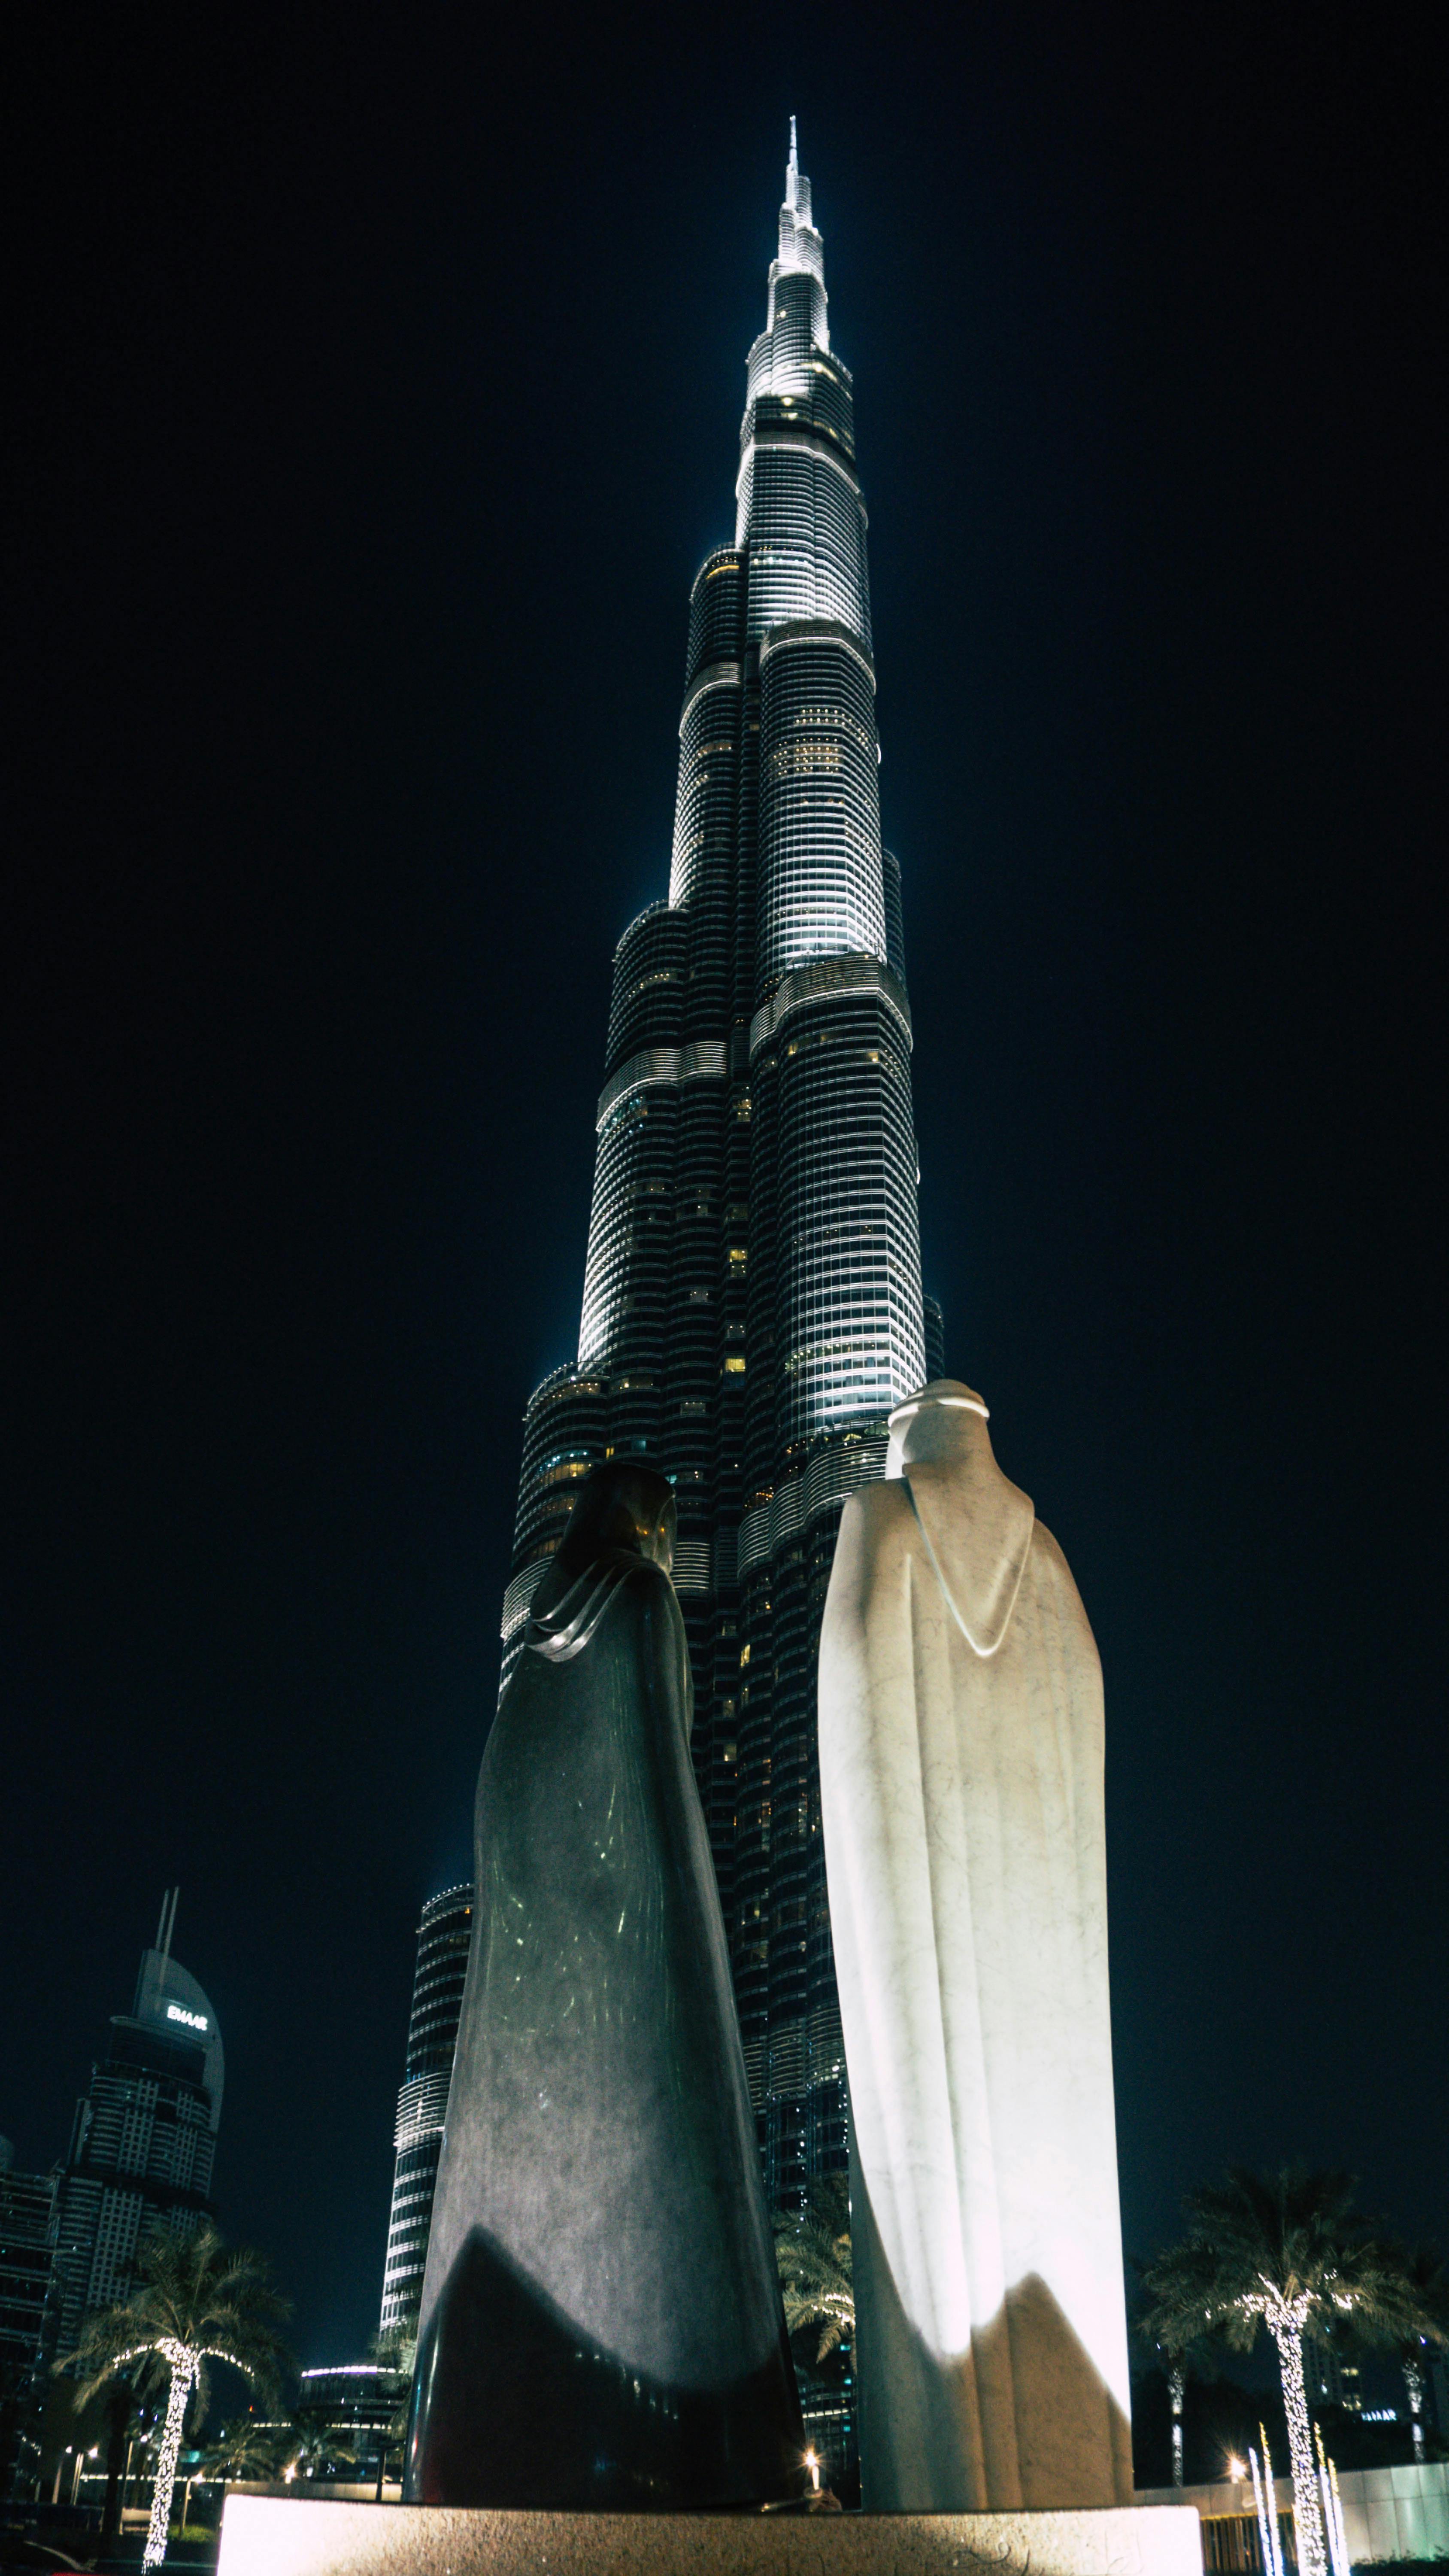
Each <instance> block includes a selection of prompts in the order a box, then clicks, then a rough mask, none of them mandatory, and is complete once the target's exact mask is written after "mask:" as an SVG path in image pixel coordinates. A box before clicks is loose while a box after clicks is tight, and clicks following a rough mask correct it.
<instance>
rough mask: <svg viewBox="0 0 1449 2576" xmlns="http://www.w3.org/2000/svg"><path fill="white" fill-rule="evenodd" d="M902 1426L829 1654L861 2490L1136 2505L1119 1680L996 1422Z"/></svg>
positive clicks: (992, 2501)
mask: <svg viewBox="0 0 1449 2576" xmlns="http://www.w3.org/2000/svg"><path fill="white" fill-rule="evenodd" d="M901 1410H902V1414H903V1415H905V1416H906V1417H907V1422H906V1437H905V1441H904V1472H903V1473H898V1474H896V1475H895V1476H894V1477H892V1476H891V1475H890V1471H889V1469H888V1481H886V1482H885V1483H883V1484H880V1485H876V1486H872V1487H870V1488H868V1489H867V1490H866V1491H864V1492H863V1493H860V1494H857V1495H855V1496H853V1497H852V1499H851V1500H850V1501H849V1502H848V1503H847V1505H846V1508H845V1513H844V1516H843V1519H842V1522H841V1529H840V1537H839V1543H838V1546H837V1550H836V1556H835V1562H834V1568H833V1571H832V1574H831V1580H830V1589H829V1595H828V1598H827V1602H826V1608H825V1616H824V1624H823V1630H822V1635H821V1641H820V1782H821V1805H822V1818H823V1826H824V1834H825V1852H826V1866H827V1872H828V1882H829V1891H830V1915H831V1924H832V1930H833V1936H834V1942H835V1957H836V1969H837V1975H838V1980H839V1988H840V2006H841V2017H842V2021H843V2025H844V2033H845V2054H846V2067H847V2073H848V2078H849V2084H850V2101H851V2115H852V2156H853V2161H852V2174H851V2218H852V2235H853V2244H854V2257H855V2280H856V2293H857V2330H858V2339H857V2350H856V2368H857V2387H858V2391H859V2399H860V2425H861V2468H862V2492H863V2496H864V2500H865V2502H866V2505H867V2507H869V2508H872V2509H875V2510H879V2511H884V2510H898V2511H905V2510H935V2511H987V2510H1001V2509H1009V2508H1011V2507H1015V2506H1067V2507H1071V2506H1078V2507H1087V2506H1108V2505H1113V2504H1122V2503H1130V2502H1131V2499H1132V2469H1131V2447H1130V2430H1129V2423H1128V2410H1129V2393H1128V2378H1127V2344H1126V2319H1125V2311H1124V2297H1123V2279H1122V2248H1121V2230H1120V2219H1119V2214H1118V2199H1117V2161H1116V2129H1115V2112H1114V2105H1113V2094H1112V2044H1111V2028H1110V2019H1109V2006H1108V1987H1107V1904H1106V1857H1105V1840H1104V1813H1103V1777H1102V1773H1103V1706H1102V1677H1101V1665H1100V1662H1099V1660H1098V1656H1097V1649H1096V1645H1095V1642H1094V1640H1093V1637H1092V1632H1091V1629H1090V1627H1089V1626H1088V1624H1087V1618H1086V1613H1085V1611H1084V1610H1083V1608H1082V1604H1081V1600H1080V1598H1079V1596H1078V1593H1077V1589H1076V1586H1075V1584H1074V1583H1073V1581H1072V1577H1071V1574H1070V1572H1069V1570H1068V1567H1067V1564H1066V1560H1065V1558H1064V1557H1063V1555H1062V1552H1061V1549H1060V1548H1059V1547H1058V1546H1057V1543H1056V1541H1055V1539H1053V1538H1052V1536H1051V1534H1050V1532H1049V1531H1047V1530H1045V1529H1043V1528H1042V1526H1041V1524H1040V1522H1038V1521H1037V1520H1036V1518H1035V1515H1034V1512H1033V1509H1032V1505H1031V1503H1030V1501H1029V1500H1028V1498H1027V1497H1026V1495H1025V1494H1022V1493H1020V1492H1018V1490H1017V1488H1016V1487H1015V1486H1014V1485H1012V1484H1010V1483H1009V1482H1008V1480H1007V1478H1006V1477H1005V1476H1003V1475H1002V1473H1001V1471H1000V1469H999V1468H998V1467H997V1465H996V1462H995V1460H994V1458H993V1456H992V1454H991V1444H990V1440H989V1437H988V1435H987V1431H986V1422H985V1408H984V1406H982V1405H981V1403H980V1399H979V1398H976V1397H972V1396H971V1395H970V1391H969V1390H968V1389H965V1388H958V1387H955V1385H954V1382H953V1381H943V1382H941V1385H940V1386H939V1387H938V1388H931V1389H927V1390H926V1393H925V1395H924V1397H922V1398H919V1399H917V1400H916V1403H915V1405H914V1406H913V1407H910V1408H902V1409H901ZM912 1416H914V1417H915V1419H914V1420H913V1419H911V1417H912ZM926 1416H928V1417H929V1419H928V1420H926V1419H923V1418H922V1417H926ZM893 1431H896V1432H897V1433H899V1426H898V1425H897V1424H896V1422H895V1420H894V1418H893ZM912 1434H914V1444H913V1440H912V1437H911V1435H912ZM913 1445H914V1446H915V1447H916V1448H917V1449H918V1450H921V1451H924V1452H925V1453H926V1454H921V1455H916V1456H914V1457H913V1455H912V1447H913ZM900 1446H901V1443H900V1439H899V1436H898V1438H897V1450H896V1454H897V1455H899V1451H900ZM893 1463H894V1459H893Z"/></svg>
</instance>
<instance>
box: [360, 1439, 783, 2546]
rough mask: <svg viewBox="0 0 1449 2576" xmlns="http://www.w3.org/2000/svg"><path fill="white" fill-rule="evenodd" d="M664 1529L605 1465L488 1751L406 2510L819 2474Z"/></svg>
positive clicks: (586, 1488)
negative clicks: (709, 1833)
mask: <svg viewBox="0 0 1449 2576" xmlns="http://www.w3.org/2000/svg"><path fill="white" fill-rule="evenodd" d="M674 1517H675V1516H674V1497H673V1495H672V1493H671V1491H670V1488H669V1485H668V1483H667V1481H666V1480H665V1478H664V1477H663V1476H661V1475H660V1474H658V1472H657V1471H656V1470H655V1469H653V1468H652V1467H649V1466H647V1465H646V1464H644V1463H643V1462H642V1461H620V1462H618V1463H617V1464H614V1465H610V1466H604V1467H598V1468H595V1469H594V1470H593V1471H592V1473H591V1474H590V1475H589V1477H588V1478H587V1480H586V1481H585V1483H584V1484H583V1485H582V1486H581V1487H580V1489H579V1498H578V1501H577V1503H576V1504H575V1506H574V1511H573V1514H572V1517H571V1519H570V1521H569V1524H568V1528H567V1531H566V1533H565V1536H564V1540H563V1544H562V1545H561V1547H560V1549H559V1552H558V1554H557V1556H556V1557H555V1559H554V1561H553V1564H552V1565H551V1566H550V1568H549V1570H548V1573H547V1574H546V1575H545V1577H544V1579H543V1581H542V1583H541V1584H540V1586H539V1590H538V1592H537V1594H536V1596H535V1602H534V1611H533V1616H532V1618H531V1619H530V1621H529V1625H528V1629H527V1634H526V1642H525V1647H524V1651H523V1653H522V1654H521V1656H520V1658H519V1661H518V1665H517V1667H516V1669H515V1671H514V1673H513V1676H512V1678H511V1680H510V1682H509V1685H508V1688H507V1690H506V1691H505V1693H504V1695H503V1700H502V1703H501V1705H500V1707H499V1711H498V1715H497V1718H496V1719H495V1721H494V1725H493V1730H492V1733H491V1735H490V1736H489V1739H488V1745H487V1749H486V1751H485V1753H484V1756H483V1766H482V1769H481V1771H480V1773H479V1778H478V1804H477V1811H476V1837H477V1840H476V1850H477V1899H476V1909H475V1915H474V1930H473V1950H472V1956H471V1958H470V1961H469V1965H468V1983H467V1989H466V1992H465V1994H464V1998H463V2014H462V2021H461V2025H460V2028H459V2033H458V2050H457V2057H456V2060H455V2063H454V2068H453V2087H452V2092H451V2095H450V2097H449V2102H448V2124H447V2132H446V2136H445V2139H444V2143H443V2153H442V2161H441V2164H440V2166H439V2171H438V2187H437V2196H436V2201H435V2204H434V2211H433V2225H432V2237H431V2241H430V2244H429V2248H428V2266H427V2277H426V2280H425V2283H424V2288H423V2303H422V2313H421V2318H420V2339H419V2345H418V2368H417V2379H416V2383H415V2388H414V2395H413V2416H412V2423H411V2426H410V2429H409V2437H408V2453H407V2469H406V2484H405V2487H404V2494H405V2495H406V2496H407V2497H408V2499H409V2500H410V2501H412V2502H415V2503H421V2504H456V2505H475V2504H476V2505H514V2506H535V2507H567V2506H574V2507H579V2506H594V2507H599V2508H611V2509H614V2510H618V2509H619V2508H621V2507H656V2508H667V2509H670V2510H674V2511H678V2510H681V2509H688V2508H691V2507H696V2508H701V2509H703V2508H705V2507H711V2506H712V2507H716V2508H719V2507H728V2506H740V2507H746V2506H750V2505H761V2504H767V2503H781V2502H784V2501H786V2500H788V2499H790V2498H793V2497H798V2496H799V2495H800V2493H801V2490H802V2488H803V2486H804V2484H805V2478H804V2472H803V2470H802V2467H801V2445H802V2440H803V2435H802V2431H801V2423H800V2408H799V2400H798V2398H797V2396H796V2391H795V2378H794V2371H793V2369H792V2366H791V2361H790V2353H789V2346H788V2344H787V2342H786V2340H785V2331H784V2322H783V2318H782V2314H781V2307H780V2292H779V2287H778V2283H777V2279H776V2272H775V2262H774V2254H773V2249H772V2245H771V2236H770V2227H769V2222H768V2219H767V2217H766V2212H765V2204H764V2195H763V2192H762V2189H761V2184H760V2172H759V2162H758V2156H757V2152H756V2146H755V2126H754V2120H753V2117H752V2115H751V2110H750V2100H749V2091H748V2087H747V2084H746V2080H745V2068H744V2059H743V2056H742V2054H741V2050H740V2040H739V2029H738V2025H737V2023H736V2020H735V2009H734V1999H733V1996H732V1993H731V1988H730V1973H729V1958H728V1953H727V1949H726V1944H725V1930H724V1921H723V1917H722V1916H721V1913H720V1905H719V1896H718V1893H717V1891H716V1888H715V1880H714V1870H713V1867H712V1864H711V1861H710V1854H709V1844H708V1840H707V1838H706V1834H705V1826H704V1817H703V1814H702V1812H701V1809H700V1803H699V1796H698V1792H697V1790H696V1788H695V1782H694V1773H693V1769H692V1766H691V1763H690V1756H689V1731H690V1723H691V1717H692V1695H691V1687H690V1675H689V1657H688V1653H687V1651H686V1646H685V1636H684V1622H683V1619H682V1618H681V1616H680V1610H679V1603H678V1601H677V1599H676V1598H675V1593H674V1586H673V1584H672V1583H671V1582H670V1579H669V1566H670V1560H671V1554H672V1550H673V1543H674Z"/></svg>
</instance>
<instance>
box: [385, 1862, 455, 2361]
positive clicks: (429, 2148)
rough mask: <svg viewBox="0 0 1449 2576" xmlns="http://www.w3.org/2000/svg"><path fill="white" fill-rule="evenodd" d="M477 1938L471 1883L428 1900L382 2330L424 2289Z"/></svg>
mask: <svg viewBox="0 0 1449 2576" xmlns="http://www.w3.org/2000/svg"><path fill="white" fill-rule="evenodd" d="M472 1937H473V1890H472V1888H471V1887H445V1888H444V1889H443V1892H442V1894H441V1895H440V1896H430V1897H429V1899H428V1901H427V1904H426V1905H425V1906H424V1907H423V1914H422V1921H421V1922H420V1923H419V1925H418V1961H417V1967H416V1969H415V1971H414V1974H413V2008H412V2014H411V2017H410V2019H409V2022H408V2053H407V2062H406V2066H405V2069H404V2073H403V2083H402V2091H401V2092H400V2093H399V2095H398V2097H397V2125H396V2128H395V2129H394V2131H393V2139H394V2145H395V2148H396V2153H397V2162H396V2164H395V2165H394V2167H393V2184H392V2215H391V2218H390V2221H389V2224H388V2231H387V2257H386V2261H385V2264H384V2268H383V2280H382V2315H381V2319H380V2321H379V2322H380V2330H381V2332H382V2333H384V2334H387V2333H389V2332H390V2331H391V2330H392V2329H393V2328H394V2327H397V2326H401V2327H403V2328H405V2329H406V2328H408V2327H410V2326H411V2325H412V2324H413V2323H414V2321H415V2320H416V2317H417V2313H418V2302H419V2300H420V2299H421V2297H422V2294H423V2272H424V2268H425V2266H426V2264H427V2259H428V2230H429V2229H430V2227H431V2226H432V2223H433V2192H434V2189H435V2187H436V2184H437V2179H438V2156H439V2154H440V2152H441V2149H442V2144H443V2122H444V2119H445V2118H446V2116H447V2110H448V2085H449V2083H450V2081H451V2079H452V2073H453V2047H454V2043H455V2041H456V2039H457V2036H458V2016H459V2014H460V2012H461V2011H462V2009H463V1982H464V1979H465V1978H466V1976H467V1974H468V1944H469V1942H470V1941H471V1939H472Z"/></svg>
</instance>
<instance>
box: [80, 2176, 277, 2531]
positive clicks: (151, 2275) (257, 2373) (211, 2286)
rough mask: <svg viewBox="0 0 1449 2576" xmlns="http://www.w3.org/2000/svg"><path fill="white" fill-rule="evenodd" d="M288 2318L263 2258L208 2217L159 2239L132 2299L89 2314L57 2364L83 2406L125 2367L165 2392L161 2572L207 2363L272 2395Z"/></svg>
mask: <svg viewBox="0 0 1449 2576" xmlns="http://www.w3.org/2000/svg"><path fill="white" fill-rule="evenodd" d="M285 2315H286V2307H285V2303H284V2302H283V2301H282V2300H281V2299H279V2298H278V2297H277V2295H276V2292H275V2291H274V2290H273V2289H272V2287H271V2284H270V2281H269V2280H268V2277H267V2268H266V2265H265V2264H264V2263H263V2261H262V2259H261V2257H260V2255H257V2254H249V2253H245V2252H241V2251H233V2250H232V2249H230V2248H228V2247H227V2246H226V2245H225V2244H223V2242H222V2239H221V2237H220V2236H219V2235H218V2234H217V2231H216V2229H215V2228H214V2227H213V2226H212V2225H211V2224H210V2222H209V2221H208V2222H205V2223H203V2225H202V2226H200V2227H199V2228H197V2230H196V2232H195V2234H194V2235H192V2236H187V2237H184V2238H181V2239H180V2240H178V2239H177V2238H175V2237H172V2236H166V2235H156V2236H153V2237H152V2238H151V2239H150V2241H149V2242H148V2244H147V2245H146V2247H145V2249H144V2251H143V2253H142V2255H141V2258H140V2261H139V2263H138V2265H137V2267H136V2286H135V2288H134V2290H133V2291H132V2293H131V2296H130V2298H129V2299H127V2300H125V2301H123V2302H122V2304H121V2305H120V2306H118V2307H113V2308H103V2309H101V2310H100V2311H99V2312H98V2313H97V2314H96V2315H95V2316H93V2317H91V2318H89V2319H88V2320H87V2323H86V2325H85V2328H84V2331H83V2332H82V2335H81V2339H80V2342H79V2344H78V2345H77V2347H76V2350H75V2351H74V2352H73V2353H68V2354H67V2355H66V2356H65V2358H64V2360H63V2361H62V2362H58V2363H57V2364H56V2368H57V2369H63V2368H74V2370H75V2373H76V2377H77V2379H78V2381H79V2387H78V2389H77V2402H78V2404H80V2405H85V2404H87V2403H88V2402H89V2400H90V2399H91V2398H92V2397H95V2396H97V2395H98V2394H99V2392H100V2391H101V2389H103V2388H105V2387H106V2386H108V2385H109V2383H110V2382H111V2381H112V2380H113V2379H115V2378H117V2377H118V2376H119V2375H120V2373H121V2372H123V2371H124V2372H126V2373H127V2374H128V2375H129V2376H130V2377H131V2378H132V2380H133V2381H134V2382H135V2385H136V2386H137V2388H138V2389H139V2390H144V2389H145V2388H147V2387H148V2386H151V2387H160V2386H163V2385H164V2386H165V2389H166V2420H165V2423H164V2426H163V2428H162V2433H161V2441H160V2447H159V2451H158V2454H157V2460H156V2482H155V2486H154V2488H153V2490H152V2496H151V2522H150V2529H149V2530H148V2532H147V2535H146V2547H145V2552H144V2555H143V2557H142V2561H141V2563H142V2565H143V2567H159V2566H160V2565H161V2563H162V2561H163V2559H164V2558H165V2556H166V2539H167V2533H168V2531H169V2528H170V2523H171V2505H172V2499H173V2497H174V2495H175V2492H176V2463H177V2460H178V2458H179V2457H180V2452H181V2436H182V2431H183V2428H184V2426H185V2422H186V2413H187V2408H188V2406H189V2405H190V2403H191V2400H192V2398H193V2396H194V2397H195V2400H196V2422H197V2424H198V2426H199V2425H200V2424H202V2423H204V2422H205V2420H206V2410H207V2405H208V2403H209V2400H210V2394H211V2391H210V2379H209V2373H208V2368H207V2365H208V2363H210V2362H214V2361H221V2362H226V2363H227V2364H228V2365H229V2366H230V2368H231V2369H233V2370H239V2371H240V2372H241V2374H242V2376H243V2377H244V2378H245V2379H246V2380H248V2381H249V2382H250V2384H251V2386H252V2387H253V2388H254V2389H256V2390H257V2391H258V2393H259V2394H261V2395H263V2396H268V2397H270V2396H271V2395H272V2394H273V2393H274V2392H275V2390H276V2388H277V2385H278V2383H279V2381H280V2378H281V2375H282V2372H283V2370H284V2369H285V2368H286V2366H287V2360H288V2356H287V2353H286V2351H285V2348H284V2346H283V2344H282V2340H281V2326H282V2321H283V2318H284V2317H285Z"/></svg>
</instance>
